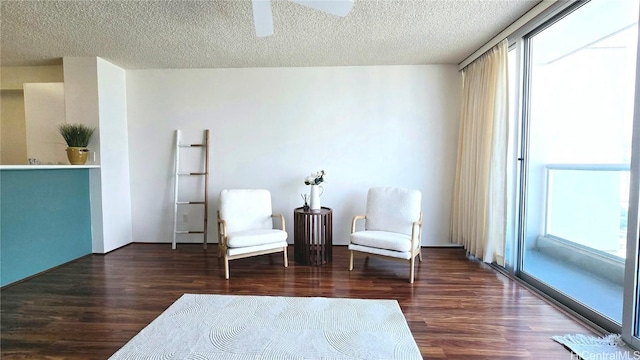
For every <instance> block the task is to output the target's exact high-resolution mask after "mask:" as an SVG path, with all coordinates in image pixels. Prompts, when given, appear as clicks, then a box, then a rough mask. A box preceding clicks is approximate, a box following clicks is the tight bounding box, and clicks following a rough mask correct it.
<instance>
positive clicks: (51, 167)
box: [0, 165, 100, 170]
mask: <svg viewBox="0 0 640 360" xmlns="http://www.w3.org/2000/svg"><path fill="white" fill-rule="evenodd" d="M99 168H100V165H0V170H63V169H99Z"/></svg>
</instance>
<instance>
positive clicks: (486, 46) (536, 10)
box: [458, 0, 557, 70]
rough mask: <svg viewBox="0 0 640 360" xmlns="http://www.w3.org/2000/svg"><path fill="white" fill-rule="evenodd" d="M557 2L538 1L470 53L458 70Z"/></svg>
mask: <svg viewBox="0 0 640 360" xmlns="http://www.w3.org/2000/svg"><path fill="white" fill-rule="evenodd" d="M556 2H557V0H542V1H541V2H540V3H538V5H536V6H534V7H533V8H532V9H531V10H529V11H527V12H526V13H525V14H524V15H522V16H521V17H520V18H518V20H516V21H514V22H513V23H511V25H509V26H507V27H506V28H505V29H504V30H502V31H501V32H500V33H499V34H498V35H496V36H495V37H494V38H493V39H491V40H489V41H488V42H487V43H486V44H484V45H483V46H482V47H481V48H479V49H478V50H476V51H475V52H474V53H473V54H471V55H469V56H468V57H467V58H466V59H464V60H463V61H462V62H461V63H460V64H458V70H462V69H464V68H465V67H466V66H467V65H469V64H471V63H472V62H473V61H474V60H475V59H477V58H479V57H480V56H481V55H482V54H484V53H486V52H487V51H488V50H489V49H491V48H492V47H494V46H496V45H497V44H498V43H499V42H500V41H502V40H504V39H506V38H507V37H509V35H511V34H513V33H514V32H516V31H517V30H518V29H520V28H521V27H523V26H524V25H525V24H526V23H528V22H529V21H531V20H532V19H533V18H535V17H536V16H538V15H540V14H541V13H542V12H543V11H545V10H546V9H548V8H549V7H550V6H551V5H553V4H555V3H556Z"/></svg>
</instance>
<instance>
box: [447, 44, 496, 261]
mask: <svg viewBox="0 0 640 360" xmlns="http://www.w3.org/2000/svg"><path fill="white" fill-rule="evenodd" d="M507 53H508V42H507V40H503V41H502V42H501V43H500V44H498V45H496V46H495V47H494V48H492V49H491V50H489V51H487V53H485V54H484V55H482V56H481V57H480V58H478V59H477V60H476V61H474V62H473V63H471V64H469V65H468V66H467V67H465V68H464V69H463V70H462V82H463V88H462V90H463V91H462V111H461V118H460V134H459V137H458V161H457V167H456V178H455V184H454V195H453V206H452V213H451V237H452V238H451V240H452V242H454V243H458V244H461V245H463V246H464V248H465V249H466V250H467V252H469V253H470V254H472V255H473V256H475V257H477V258H479V259H481V260H483V261H484V262H488V263H491V262H496V263H498V264H500V265H504V244H505V233H506V208H507V202H506V197H507V186H506V185H507V175H506V166H507V139H508V136H507V135H508V100H509V99H508V95H509V94H508V88H507Z"/></svg>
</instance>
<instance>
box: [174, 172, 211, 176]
mask: <svg viewBox="0 0 640 360" xmlns="http://www.w3.org/2000/svg"><path fill="white" fill-rule="evenodd" d="M178 175H207V173H206V172H188V173H178Z"/></svg>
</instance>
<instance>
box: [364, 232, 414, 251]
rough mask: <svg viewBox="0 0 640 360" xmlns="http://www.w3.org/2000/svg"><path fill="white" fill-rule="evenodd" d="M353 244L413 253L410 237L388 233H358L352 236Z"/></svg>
mask: <svg viewBox="0 0 640 360" xmlns="http://www.w3.org/2000/svg"><path fill="white" fill-rule="evenodd" d="M351 243H352V244H357V245H362V246H367V247H374V248H378V249H387V250H393V251H411V236H410V235H405V234H399V233H394V232H388V231H375V230H374V231H357V232H354V233H353V234H351ZM417 246H418V244H417V242H416V247H417Z"/></svg>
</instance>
